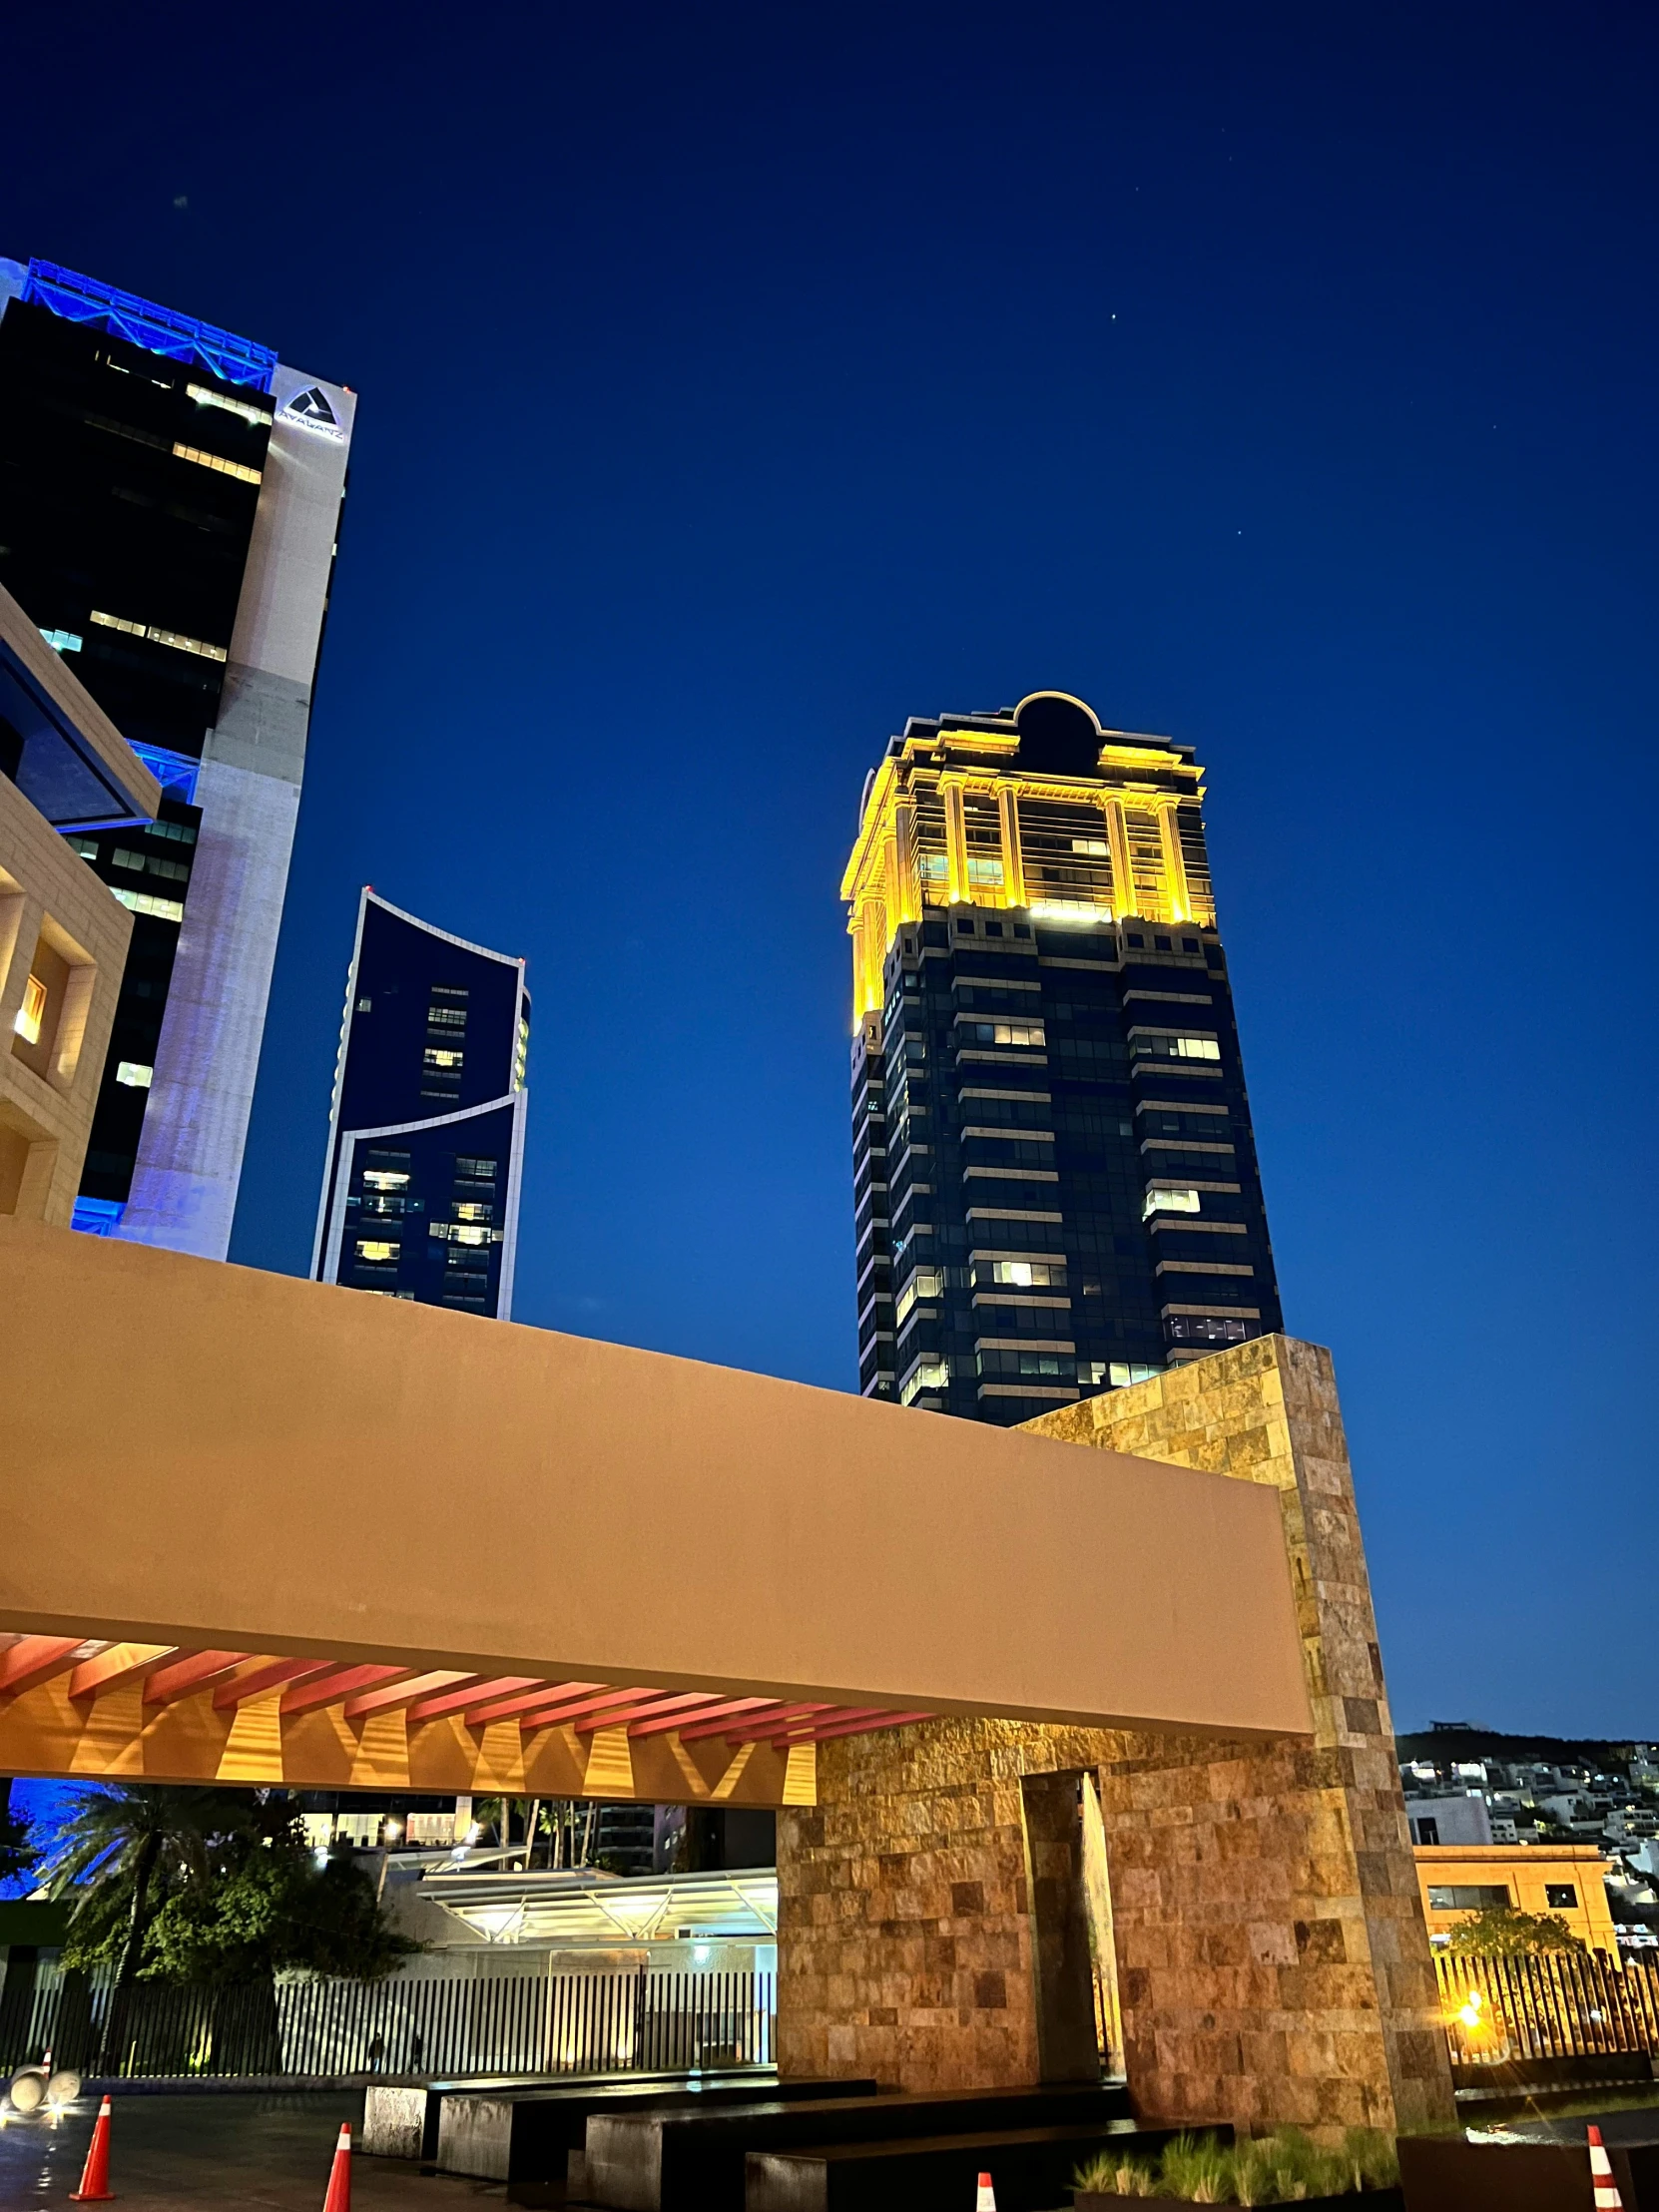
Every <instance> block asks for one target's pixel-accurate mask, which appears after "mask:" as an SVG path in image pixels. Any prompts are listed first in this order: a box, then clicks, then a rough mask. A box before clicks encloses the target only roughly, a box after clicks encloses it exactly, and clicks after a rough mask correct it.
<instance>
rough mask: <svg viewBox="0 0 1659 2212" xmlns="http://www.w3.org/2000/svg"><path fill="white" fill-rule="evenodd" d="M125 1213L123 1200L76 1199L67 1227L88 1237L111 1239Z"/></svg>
mask: <svg viewBox="0 0 1659 2212" xmlns="http://www.w3.org/2000/svg"><path fill="white" fill-rule="evenodd" d="M126 1211H127V1201H126V1200H125V1199H124V1198H78V1199H77V1200H76V1201H75V1211H74V1213H73V1214H72V1215H71V1216H70V1219H69V1226H70V1228H71V1229H79V1230H82V1231H84V1232H85V1234H86V1235H87V1236H89V1237H113V1236H114V1235H115V1233H116V1231H117V1230H118V1229H119V1228H120V1227H121V1217H122V1215H123V1214H124V1213H125V1212H126Z"/></svg>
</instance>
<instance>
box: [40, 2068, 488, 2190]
mask: <svg viewBox="0 0 1659 2212" xmlns="http://www.w3.org/2000/svg"><path fill="white" fill-rule="evenodd" d="M113 2107H114V2109H113V2117H112V2125H111V2153H110V2187H111V2188H112V2189H113V2190H114V2192H115V2195H116V2197H117V2198H118V2200H119V2203H120V2205H121V2207H122V2212H207V2208H208V2207H209V2206H224V2207H226V2208H227V2212H230V2208H233V2207H238V2206H244V2205H253V2206H261V2207H264V2206H269V2207H271V2208H272V2212H322V2199H323V2194H324V2192H325V2190H326V2189H327V2186H328V2167H329V2163H330V2161H331V2160H332V2158H333V2155H334V2141H335V2138H336V2137H337V2135H338V2133H339V2124H340V2122H341V2120H349V2121H350V2123H351V2127H352V2132H353V2133H355V2132H356V2130H357V2128H358V2126H359V2125H360V2124H361V2121H362V2115H363V2100H362V2092H361V2091H360V2090H350V2089H343V2090H317V2091H311V2092H306V2093H303V2094H297V2095H282V2094H277V2093H269V2092H255V2093H253V2094H242V2093H237V2092H231V2093H228V2094H227V2093H218V2094H211V2095H195V2096H192V2095H190V2094H189V2093H188V2092H186V2093H180V2094H178V2095H163V2096H117V2097H116V2098H114V2100H113ZM97 2111H98V2105H97V2100H96V2099H95V2098H92V2097H83V2098H82V2099H81V2101H80V2102H79V2103H78V2104H76V2105H73V2106H71V2107H70V2109H69V2110H68V2111H66V2112H64V2113H63V2114H61V2115H60V2116H59V2117H57V2118H55V2119H51V2118H47V2117H46V2116H45V2115H43V2114H38V2113H31V2114H30V2115H29V2116H28V2117H27V2118H24V2117H21V2116H20V2115H19V2114H17V2113H15V2112H9V2113H7V2115H6V2124H5V2126H4V2127H0V2212H26V2208H28V2207H32V2206H36V2205H39V2206H43V2207H47V2206H49V2207H52V2208H54V2212H56V2208H57V2207H59V2206H67V2205H68V2202H69V2196H70V2192H71V2190H73V2189H75V2188H76V2187H78V2186H79V2183H80V2179H81V2167H82V2164H83V2163H84V2161H85V2159H86V2154H87V2144H88V2142H89V2140H90V2139H91V2136H92V2123H93V2121H94V2119H95V2118H96V2117H97ZM477 2199H493V2200H494V2202H495V2204H496V2205H497V2206H502V2205H504V2201H505V2191H504V2190H503V2189H501V2188H500V2187H498V2186H496V2187H492V2186H491V2185H489V2184H488V2183H483V2182H467V2181H457V2180H454V2179H451V2178H450V2177H449V2176H448V2175H423V2174H422V2173H421V2171H420V2169H419V2168H418V2167H417V2166H413V2165H404V2164H403V2163H402V2162H401V2161H400V2160H395V2159H388V2158H364V2157H361V2156H353V2158H352V2161H351V2200H352V2208H353V2212H405V2208H407V2212H468V2208H469V2207H470V2206H472V2204H473V2203H474V2201H475V2200H477ZM478 2212H486V2207H484V2206H479V2208H478Z"/></svg>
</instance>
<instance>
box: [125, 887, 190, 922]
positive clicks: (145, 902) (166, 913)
mask: <svg viewBox="0 0 1659 2212" xmlns="http://www.w3.org/2000/svg"><path fill="white" fill-rule="evenodd" d="M107 888H108V890H109V894H110V896H111V897H112V898H119V899H120V901H121V903H122V905H123V906H125V907H126V908H127V910H128V912H129V913H134V914H150V915H151V916H153V917H154V919H155V920H157V921H183V920H184V918H185V909H184V904H183V901H182V900H180V899H177V898H157V897H156V896H155V895H154V894H153V893H152V892H150V891H130V890H128V889H127V887H126V886H125V884H122V883H111V884H109V885H108V886H107Z"/></svg>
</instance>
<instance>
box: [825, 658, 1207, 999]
mask: <svg viewBox="0 0 1659 2212" xmlns="http://www.w3.org/2000/svg"><path fill="white" fill-rule="evenodd" d="M1201 773H1202V772H1201V771H1200V770H1199V769H1198V768H1196V767H1195V766H1194V764H1193V759H1192V749H1191V748H1190V747H1188V746H1176V745H1174V744H1172V743H1171V742H1170V741H1169V740H1167V739H1164V738H1148V737H1141V736H1138V735H1136V734H1134V733H1132V732H1129V731H1123V730H1108V729H1105V728H1104V727H1103V726H1102V724H1101V722H1100V719H1099V717H1098V716H1097V715H1096V714H1095V712H1094V710H1093V708H1091V707H1087V706H1085V705H1084V703H1083V701H1082V700H1080V699H1074V698H1073V697H1072V696H1071V695H1070V693H1068V692H1032V693H1031V694H1030V695H1029V696H1028V697H1026V698H1025V699H1022V700H1021V701H1020V703H1019V705H1018V706H1017V707H1015V708H1013V709H1012V710H1011V711H1008V712H1003V713H998V714H992V715H964V716H959V717H954V718H953V717H950V716H944V717H941V718H940V719H939V720H937V721H931V722H929V721H923V720H918V719H916V718H914V717H912V718H911V720H910V721H908V722H907V723H906V724H905V726H904V734H903V736H902V737H898V738H894V739H892V740H891V742H890V743H889V745H888V747H887V751H886V755H885V757H884V759H883V760H882V762H881V765H880V767H879V768H877V769H875V770H873V771H872V772H871V775H870V777H869V780H868V782H867V784H866V785H865V788H864V802H863V808H862V812H861V814H860V817H859V822H858V835H857V838H856V841H855V842H854V844H853V847H852V853H851V857H850V858H849V859H848V861H847V863H846V873H845V874H844V876H843V877H842V879H841V896H842V898H844V899H845V900H846V906H847V919H846V926H847V929H848V931H849V933H850V935H851V938H852V1025H853V1028H854V1030H856V1028H857V1027H858V1025H859V1023H860V1022H861V1020H862V1019H863V1016H864V1015H865V1014H866V1013H868V1012H869V1011H870V1010H871V1009H872V1008H877V1007H879V1006H880V1005H881V1003H882V999H883V989H882V967H883V963H884V961H885V959H886V955H887V950H888V947H889V946H890V945H891V944H892V941H893V938H894V936H895V935H896V934H897V932H898V930H899V929H900V927H901V926H902V925H903V924H904V923H905V922H917V921H919V920H920V919H921V916H922V912H923V910H924V909H925V908H926V907H929V906H937V907H950V906H989V907H996V908H1003V907H1013V908H1016V909H1020V910H1023V911H1025V912H1028V913H1029V914H1030V915H1031V917H1032V918H1033V919H1034V920H1036V921H1039V922H1046V923H1049V924H1054V923H1060V924H1072V925H1076V926H1083V927H1087V926H1090V925H1092V924H1094V923H1097V922H1102V921H1113V920H1122V919H1123V918H1124V917H1125V916H1128V915H1137V916H1139V917H1141V918H1142V919H1144V920H1146V921H1154V922H1158V921H1161V922H1177V923H1178V922H1196V923H1199V924H1201V925H1205V926H1211V927H1213V926H1214V923H1215V901H1214V898H1213V897H1212V895H1211V889H1210V864H1209V859H1208V857H1207V855H1206V852H1205V848H1204V824H1203V820H1202V817H1201V815H1200V811H1199V803H1200V801H1201V800H1202V799H1203V796H1204V787H1203V785H1202V783H1201V782H1200V776H1201Z"/></svg>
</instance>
